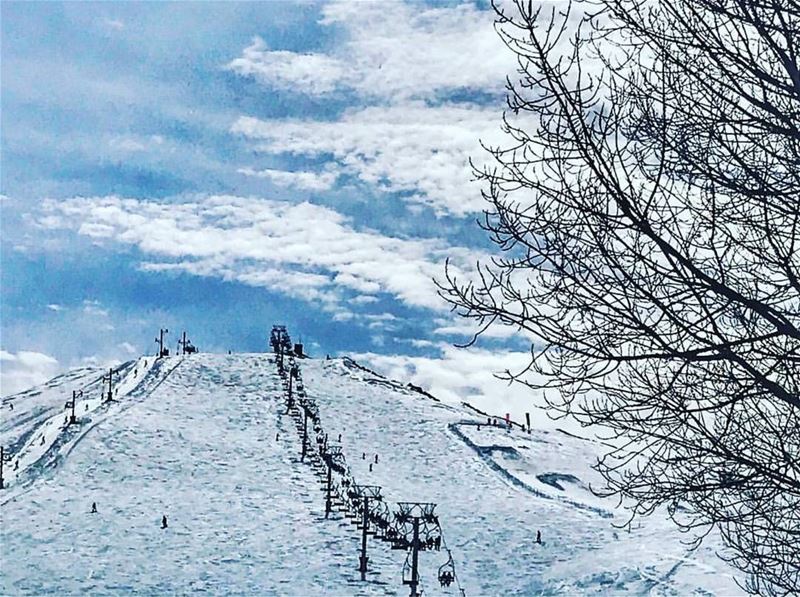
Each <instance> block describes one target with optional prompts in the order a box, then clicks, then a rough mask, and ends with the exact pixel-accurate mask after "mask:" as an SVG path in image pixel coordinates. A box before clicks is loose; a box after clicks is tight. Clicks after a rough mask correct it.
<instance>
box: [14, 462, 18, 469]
mask: <svg viewBox="0 0 800 597" xmlns="http://www.w3.org/2000/svg"><path fill="white" fill-rule="evenodd" d="M14 470H15V471H18V470H19V460H16V461H14Z"/></svg>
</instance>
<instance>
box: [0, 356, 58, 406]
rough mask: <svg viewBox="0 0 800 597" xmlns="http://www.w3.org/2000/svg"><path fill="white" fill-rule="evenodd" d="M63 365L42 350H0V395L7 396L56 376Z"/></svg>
mask: <svg viewBox="0 0 800 597" xmlns="http://www.w3.org/2000/svg"><path fill="white" fill-rule="evenodd" d="M60 370H61V366H60V365H59V363H58V361H57V360H56V359H54V358H53V357H51V356H49V355H46V354H43V353H41V352H32V351H25V350H21V351H19V352H17V353H10V352H7V351H5V350H0V395H2V396H7V395H9V394H16V393H17V392H21V391H23V390H27V389H28V388H30V387H32V386H35V385H38V384H40V383H43V382H45V381H47V380H49V379H51V378H53V377H55V376H56V375H57V374H58V373H59V371H60Z"/></svg>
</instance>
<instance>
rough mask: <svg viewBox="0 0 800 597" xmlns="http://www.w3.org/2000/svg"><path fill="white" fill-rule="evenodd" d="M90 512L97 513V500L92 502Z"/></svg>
mask: <svg viewBox="0 0 800 597" xmlns="http://www.w3.org/2000/svg"><path fill="white" fill-rule="evenodd" d="M91 514H97V502H92V512H91Z"/></svg>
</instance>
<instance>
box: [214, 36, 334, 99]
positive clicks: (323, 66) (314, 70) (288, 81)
mask: <svg viewBox="0 0 800 597" xmlns="http://www.w3.org/2000/svg"><path fill="white" fill-rule="evenodd" d="M228 68H229V69H230V70H232V71H234V72H236V73H238V74H240V75H243V76H248V77H254V78H255V79H257V80H259V81H261V82H263V83H268V84H271V85H274V86H276V87H283V88H287V89H293V90H298V91H303V92H305V93H309V94H313V95H319V94H322V93H329V92H331V91H333V90H334V89H335V88H336V87H337V84H338V83H339V82H340V81H342V80H343V79H344V78H345V77H346V76H347V67H346V65H344V64H342V63H341V62H340V61H339V60H337V59H336V58H331V57H328V56H326V55H324V54H298V53H295V52H286V51H280V50H279V51H271V50H269V49H268V48H267V44H266V43H265V42H264V40H263V39H261V38H260V37H258V36H256V37H254V38H253V42H252V44H251V45H249V46H247V47H246V48H245V49H244V50H243V51H242V56H241V57H240V58H237V59H236V60H233V61H231V63H230V64H228Z"/></svg>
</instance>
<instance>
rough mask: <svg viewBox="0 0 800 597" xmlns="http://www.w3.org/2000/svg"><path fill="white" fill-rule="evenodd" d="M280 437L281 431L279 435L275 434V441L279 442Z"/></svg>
mask: <svg viewBox="0 0 800 597" xmlns="http://www.w3.org/2000/svg"><path fill="white" fill-rule="evenodd" d="M280 435H281V432H280V431H279V432H278V433H276V434H275V441H278V438H279V437H280Z"/></svg>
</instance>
